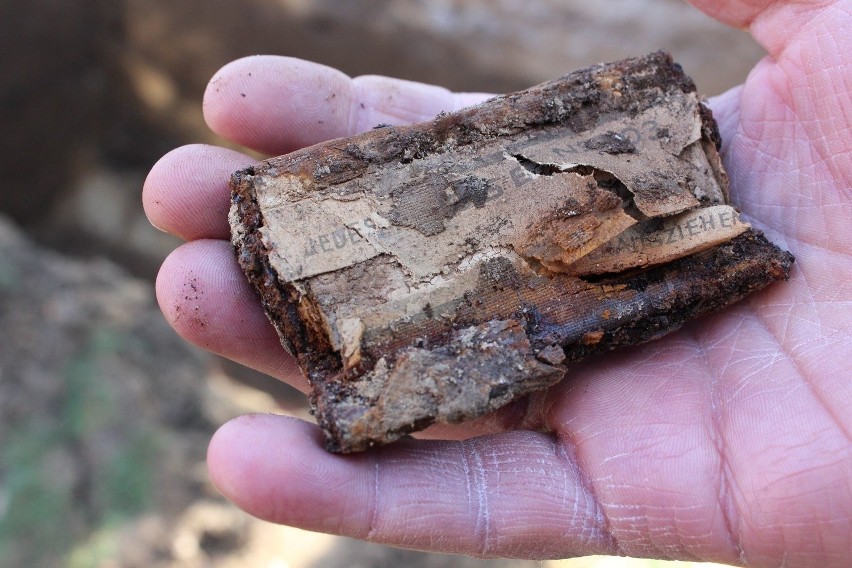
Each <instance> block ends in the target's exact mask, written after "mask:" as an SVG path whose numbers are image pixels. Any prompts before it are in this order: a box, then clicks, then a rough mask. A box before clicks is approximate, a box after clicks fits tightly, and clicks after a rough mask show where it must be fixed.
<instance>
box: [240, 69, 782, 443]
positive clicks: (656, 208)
mask: <svg viewBox="0 0 852 568" xmlns="http://www.w3.org/2000/svg"><path fill="white" fill-rule="evenodd" d="M717 144H718V134H717V133H716V129H715V123H714V122H713V119H712V116H711V115H710V113H709V110H708V109H707V108H706V107H704V105H703V103H702V101H701V99H700V98H699V97H698V95H697V94H696V93H695V89H694V87H693V85H692V83H691V81H689V79H688V78H687V77H685V76H684V75H683V73H682V71H681V70H680V68H679V67H677V66H676V65H674V64H672V63H671V60H670V59H669V58H668V56H667V55H665V54H654V55H651V56H648V57H647V58H643V59H638V60H628V61H626V62H621V63H617V64H611V65H601V66H597V67H594V68H591V69H587V70H583V71H580V72H577V73H575V74H573V75H569V76H568V77H566V78H563V79H561V80H559V81H555V82H552V83H548V84H545V85H542V86H539V87H535V88H533V89H530V90H529V91H525V92H522V93H516V94H513V95H506V96H503V97H498V98H496V99H492V100H491V101H488V102H486V103H484V104H483V105H480V106H479V107H474V108H471V109H466V110H464V111H461V112H459V113H455V114H451V115H443V116H440V117H438V118H437V119H436V120H435V121H433V122H432V123H427V124H423V125H414V126H411V127H398V128H379V129H376V130H374V131H372V132H369V133H366V134H364V135H361V136H358V137H354V138H350V139H344V140H335V141H330V142H328V143H324V144H321V145H318V146H315V147H311V148H307V149H305V150H302V151H300V152H296V153H294V154H290V155H287V156H282V157H279V158H275V159H272V160H269V161H267V162H264V163H263V164H261V165H260V166H258V167H255V168H251V169H249V170H246V171H243V172H239V173H238V174H236V175H235V177H234V180H233V182H232V186H233V189H234V205H233V208H232V211H231V224H232V227H233V229H234V235H233V236H234V244H235V246H236V248H237V251H238V256H239V260H240V263H241V265H242V266H243V268H244V269H245V270H246V273H247V275H248V276H249V279H250V280H251V281H252V282H253V283H254V284H255V286H256V287H257V288H258V290H259V292H260V294H261V296H262V298H263V300H264V304H265V307H266V309H267V313H268V314H269V315H270V319H271V320H272V321H273V323H275V325H276V328H277V329H278V331H279V333H280V334H281V337H282V341H283V343H284V345H285V346H287V347H288V349H290V350H291V352H293V353H294V354H295V355H296V356H297V357H298V359H299V362H300V364H301V365H302V368H303V370H304V371H305V372H306V374H307V376H308V377H309V379H310V380H311V382H312V384H313V386H314V393H313V398H312V400H313V403H314V407H315V411H316V413H317V416H318V419H319V422H320V424H321V426H323V429H324V431H325V433H326V436H327V440H328V446H329V449H331V450H333V451H356V450H361V449H364V448H366V447H369V446H370V445H373V444H377V443H386V442H389V441H392V440H394V439H397V438H399V437H400V436H402V435H404V434H406V433H408V432H411V431H414V430H417V429H421V428H423V427H425V426H427V425H428V424H430V423H433V422H435V421H442V422H458V421H462V420H466V419H471V418H474V417H477V416H480V415H482V414H483V413H485V412H488V411H491V410H494V409H496V408H498V407H500V406H502V405H503V404H506V403H507V402H510V401H511V400H514V399H516V398H518V397H519V396H522V395H523V394H526V393H528V392H531V391H532V390H536V389H541V388H544V387H546V386H549V385H551V384H553V383H554V382H556V381H558V380H559V379H560V378H562V376H563V375H564V373H565V364H566V363H567V362H570V361H571V360H577V359H579V358H582V357H584V356H586V355H589V354H591V353H594V352H597V351H602V350H606V349H611V348H613V347H617V346H621V345H629V344H633V343H637V342H641V341H647V340H650V339H653V338H655V337H658V336H659V335H662V334H664V333H667V332H669V331H672V330H673V329H676V328H677V327H679V326H680V325H682V324H683V323H684V322H685V321H687V320H688V319H690V318H692V317H695V316H696V315H699V314H700V313H703V312H704V311H707V310H709V309H714V308H718V307H720V306H723V305H726V304H728V303H730V302H732V301H735V300H736V299H738V298H740V297H742V296H743V295H744V294H746V293H748V292H750V291H752V290H754V289H757V288H760V287H762V286H764V285H766V284H767V283H769V282H770V281H771V280H773V279H778V278H784V277H786V274H787V271H788V269H789V265H790V262H791V260H792V259H791V257H789V255H787V254H786V253H783V252H782V251H780V250H778V249H777V248H776V247H774V246H773V245H771V244H769V243H768V242H766V241H765V239H763V238H762V236H760V235H759V234H758V233H756V232H755V231H754V230H752V229H750V227H749V226H748V224H747V223H745V222H744V221H743V220H742V219H740V217H739V215H738V213H737V211H736V210H735V209H733V208H732V207H731V206H730V205H728V204H727V203H728V197H727V179H726V176H725V173H724V171H723V169H722V166H721V161H720V159H719V155H718V152H717ZM726 244H727V246H728V248H727V249H726V248H725V246H724V245H726ZM728 249H730V250H728ZM726 251H727V252H726Z"/></svg>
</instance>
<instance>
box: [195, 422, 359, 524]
mask: <svg viewBox="0 0 852 568" xmlns="http://www.w3.org/2000/svg"><path fill="white" fill-rule="evenodd" d="M362 462H363V458H362V457H360V456H339V455H334V454H330V453H328V452H327V451H325V449H324V448H323V441H322V435H321V433H320V432H319V429H318V428H317V427H316V426H314V425H312V424H308V423H306V422H303V421H301V420H298V419H296V418H291V417H288V416H278V415H271V414H264V415H261V414H256V415H249V416H243V417H240V418H236V419H234V420H232V421H230V422H228V423H226V424H225V425H223V426H222V427H221V428H219V430H218V431H217V432H216V433H215V434H214V436H213V438H212V439H211V441H210V444H209V446H208V451H207V464H208V469H209V475H210V479H211V480H212V482H213V484H214V485H215V486H216V487H217V488H218V489H219V490H220V491H221V492H222V494H223V495H225V497H227V498H228V499H230V500H231V501H233V502H234V503H235V504H236V505H237V506H239V507H240V508H242V509H243V510H245V511H246V512H248V513H250V514H252V515H254V516H256V517H259V518H261V519H264V520H268V521H272V522H277V523H283V524H290V525H294V526H301V527H304V528H306V529H309V530H319V531H332V532H334V531H340V529H341V526H342V525H343V523H344V517H347V516H349V515H354V516H356V517H358V518H359V519H360V518H361V517H362V516H363V509H362V508H357V509H355V510H354V511H352V510H350V511H348V512H347V510H346V509H347V508H346V507H345V506H344V503H343V501H344V499H342V496H343V495H348V496H349V497H350V498H352V499H354V500H356V501H358V502H363V501H365V500H368V499H369V498H370V496H369V490H368V489H369V483H368V482H367V481H366V480H365V479H363V476H361V475H359V471H358V469H359V464H362ZM346 524H350V523H349V522H347V523H346Z"/></svg>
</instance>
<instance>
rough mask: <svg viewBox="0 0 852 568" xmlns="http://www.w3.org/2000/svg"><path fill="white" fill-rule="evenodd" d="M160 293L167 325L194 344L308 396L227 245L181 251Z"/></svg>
mask: <svg viewBox="0 0 852 568" xmlns="http://www.w3.org/2000/svg"><path fill="white" fill-rule="evenodd" d="M156 290H157V301H158V302H159V304H160V309H161V310H162V311H163V314H164V315H165V317H166V320H167V321H168V322H169V324H171V326H172V327H173V328H174V329H175V331H177V332H178V333H179V334H180V335H181V336H182V337H183V338H184V339H186V340H187V341H189V342H190V343H193V344H195V345H198V346H199V347H202V348H204V349H206V350H208V351H212V352H213V353H217V354H219V355H222V356H224V357H227V358H229V359H232V360H234V361H237V362H238V363H242V364H243V365H246V366H248V367H251V368H253V369H257V370H258V371H261V372H264V373H267V374H269V375H272V376H273V377H276V378H278V379H281V380H284V381H286V382H287V383H289V384H291V385H293V386H295V387H296V388H298V389H300V390H302V391H306V390H307V381H306V380H305V378H304V377H303V376H302V375H301V373H300V372H299V369H298V367H297V365H296V362H295V361H294V359H293V358H292V357H291V356H290V355H289V354H288V353H287V352H286V350H285V349H284V348H283V347H282V346H281V343H280V341H279V339H278V335H277V334H276V332H275V329H274V328H273V327H272V324H271V323H270V322H269V320H268V319H267V318H266V316H265V314H264V313H263V309H262V307H261V304H260V301H259V300H258V298H257V295H256V294H255V293H254V291H253V290H252V289H251V287H250V286H249V284H248V282H247V281H246V277H245V275H244V274H243V273H242V270H240V267H239V266H238V265H237V263H236V260H235V258H234V254H233V251H232V250H231V245H230V244H229V243H227V242H224V241H215V240H198V241H192V242H190V243H187V244H184V245H182V246H180V247H179V248H178V249H176V250H175V251H174V252H172V254H171V255H169V257H168V258H167V259H166V260H165V262H164V263H163V266H162V268H161V269H160V273H159V275H158V276H157V285H156Z"/></svg>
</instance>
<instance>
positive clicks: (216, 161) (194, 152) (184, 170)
mask: <svg viewBox="0 0 852 568" xmlns="http://www.w3.org/2000/svg"><path fill="white" fill-rule="evenodd" d="M252 163H254V160H253V159H252V158H250V157H248V156H246V155H244V154H240V153H239V152H235V151H233V150H228V149H226V148H218V147H215V146H207V145H204V144H190V145H187V146H182V147H180V148H177V149H175V150H172V151H171V152H169V153H168V154H166V155H165V156H163V157H162V158H160V159H159V160H158V161H157V163H156V164H154V166H153V167H152V168H151V171H150V172H149V173H148V177H147V178H146V179H145V183H144V184H143V186H142V206H143V208H144V210H145V214H146V215H147V216H148V220H149V221H150V222H151V224H152V225H154V226H155V227H157V228H158V229H160V230H162V231H165V232H168V233H171V234H173V235H176V236H178V237H180V238H182V239H184V240H193V239H205V238H213V239H225V238H228V236H229V234H230V227H229V226H228V209H229V208H230V189H229V187H228V182H229V180H230V177H231V174H232V173H234V172H235V171H237V170H240V169H242V168H245V167H247V166H249V165H251V164H252Z"/></svg>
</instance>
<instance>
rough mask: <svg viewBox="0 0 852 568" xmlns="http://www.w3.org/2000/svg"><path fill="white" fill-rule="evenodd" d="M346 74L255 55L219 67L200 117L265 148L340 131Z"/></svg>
mask: <svg viewBox="0 0 852 568" xmlns="http://www.w3.org/2000/svg"><path fill="white" fill-rule="evenodd" d="M351 99H352V97H351V84H350V79H349V77H348V76H347V75H346V74H344V73H342V72H341V71H338V70H336V69H333V68H331V67H327V66H325V65H320V64H317V63H311V62H308V61H303V60H301V59H296V58H293V57H284V56H270V55H256V56H252V57H245V58H242V59H237V60H236V61H232V62H231V63H228V64H227V65H225V66H224V67H222V68H221V69H220V70H219V71H218V72H217V73H216V74H215V75H214V76H213V78H212V79H211V81H210V83H209V84H208V85H207V89H206V91H205V93H204V103H203V109H204V118H205V120H206V121H207V124H208V126H210V128H211V129H212V130H213V131H214V132H216V133H218V134H219V135H221V136H223V137H225V138H228V139H230V140H233V141H235V142H238V143H240V144H243V145H245V146H248V147H250V148H254V149H256V150H259V151H261V152H266V153H270V154H283V153H286V152H290V151H292V150H294V149H297V148H301V147H303V146H309V145H311V144H314V143H316V142H318V141H320V140H326V139H330V138H337V137H340V136H343V135H344V134H345V133H346V131H347V129H348V112H349V108H350V104H351Z"/></svg>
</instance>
